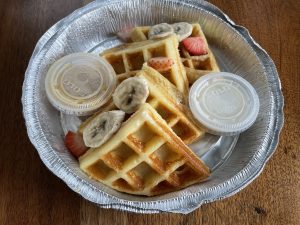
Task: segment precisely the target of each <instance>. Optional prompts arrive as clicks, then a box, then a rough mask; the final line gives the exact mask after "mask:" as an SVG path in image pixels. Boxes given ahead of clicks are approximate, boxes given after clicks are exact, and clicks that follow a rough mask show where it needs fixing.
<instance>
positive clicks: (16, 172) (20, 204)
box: [0, 0, 81, 225]
mask: <svg viewBox="0 0 300 225" xmlns="http://www.w3.org/2000/svg"><path fill="white" fill-rule="evenodd" d="M80 5H81V1H73V0H69V1H43V0H39V1H37V0H35V1H32V0H28V1H22V0H12V1H11V0H4V1H1V3H0V19H1V20H0V21H1V22H0V49H1V50H0V76H1V88H0V95H1V102H0V114H1V128H0V137H1V142H0V151H1V157H0V196H1V197H0V224H36V225H38V224H72V223H73V224H76V222H77V223H78V221H79V200H80V197H79V196H77V194H75V193H73V192H71V191H70V190H69V188H68V187H67V186H66V185H65V184H64V183H63V182H62V181H60V180H59V179H57V177H55V176H54V175H52V173H51V172H49V171H48V170H47V169H46V167H45V166H44V165H43V164H42V162H41V161H40V159H39V156H38V154H37V152H36V151H35V150H34V148H33V146H32V145H31V143H30V141H29V139H28V137H27V133H26V128H25V125H24V119H23V116H22V107H21V91H22V83H23V78H24V72H25V69H26V67H27V64H28V61H29V58H30V56H31V54H32V51H33V48H34V46H35V44H36V42H37V40H38V39H39V38H40V36H41V35H42V34H43V33H44V32H45V31H46V30H47V29H48V28H49V27H50V26H52V25H53V24H54V23H55V22H56V21H57V20H59V19H61V18H63V17H64V16H66V15H67V14H68V13H70V12H72V11H73V10H74V9H76V8H77V7H78V6H80ZM74 206H77V207H74Z"/></svg>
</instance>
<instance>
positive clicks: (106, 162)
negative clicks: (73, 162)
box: [79, 103, 209, 196]
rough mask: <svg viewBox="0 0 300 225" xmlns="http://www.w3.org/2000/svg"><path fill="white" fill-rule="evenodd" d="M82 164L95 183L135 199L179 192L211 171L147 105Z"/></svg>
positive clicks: (87, 154) (82, 160)
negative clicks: (132, 195) (137, 196)
mask: <svg viewBox="0 0 300 225" xmlns="http://www.w3.org/2000/svg"><path fill="white" fill-rule="evenodd" d="M79 163H80V168H81V169H82V170H83V171H84V172H86V173H87V174H88V175H89V176H90V177H92V178H93V179H96V180H98V181H100V182H102V183H104V184H106V185H107V186H109V187H111V188H113V189H116V190H118V191H121V192H126V193H130V194H135V195H147V196H153V195H159V194H163V193H167V192H171V191H175V190H179V189H182V188H184V187H187V186H189V185H192V184H194V183H198V182H200V181H201V180H203V179H205V178H207V177H208V176H209V169H208V167H207V166H206V165H205V164H204V163H203V162H202V161H201V160H200V159H199V158H198V157H197V156H196V155H195V154H194V153H193V152H192V150H191V149H190V148H189V147H188V146H186V145H185V144H184V143H183V142H182V140H181V139H180V138H178V137H177V135H176V134H175V133H174V132H173V131H172V130H171V129H170V128H169V126H168V125H167V124H166V122H165V121H164V119H162V118H161V116H160V115H159V114H158V113H157V112H156V111H155V110H154V109H153V108H152V106H151V105H149V104H147V103H145V104H143V105H142V106H141V107H140V109H139V110H138V111H137V112H135V113H134V114H133V115H132V116H131V117H130V118H129V119H128V120H127V121H126V122H125V123H124V124H123V125H122V127H121V128H120V129H119V131H118V132H117V133H116V134H115V135H114V136H113V137H112V138H111V139H109V140H108V141H107V142H106V143H105V144H103V145H102V146H101V147H99V148H94V149H90V150H89V151H87V153H86V154H84V155H83V156H82V157H80V158H79Z"/></svg>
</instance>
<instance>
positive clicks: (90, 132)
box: [83, 110, 125, 148]
mask: <svg viewBox="0 0 300 225" xmlns="http://www.w3.org/2000/svg"><path fill="white" fill-rule="evenodd" d="M124 117H125V113H124V112H123V111H121V110H113V111H108V112H104V113H101V114H99V115H98V116H96V117H95V118H94V119H93V120H92V121H90V122H89V124H88V125H87V126H86V127H85V128H84V129H83V141H84V144H85V145H86V146H88V147H91V148H97V147H99V146H101V145H102V144H103V143H105V142H106V141H107V140H108V139H109V138H110V137H111V136H112V135H113V134H114V133H115V132H116V131H117V130H118V129H119V128H120V126H121V124H122V122H123V120H124Z"/></svg>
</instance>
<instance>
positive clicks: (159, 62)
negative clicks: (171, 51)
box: [148, 57, 174, 72]
mask: <svg viewBox="0 0 300 225" xmlns="http://www.w3.org/2000/svg"><path fill="white" fill-rule="evenodd" d="M173 64H174V61H173V59H170V58H168V57H154V58H151V59H149V60H148V66H150V67H152V68H153V69H155V70H157V71H158V72H166V71H168V70H170V69H171V67H172V65H173Z"/></svg>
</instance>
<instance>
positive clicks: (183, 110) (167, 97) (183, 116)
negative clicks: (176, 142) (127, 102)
mask: <svg viewBox="0 0 300 225" xmlns="http://www.w3.org/2000/svg"><path fill="white" fill-rule="evenodd" d="M136 76H139V77H143V78H144V79H146V81H147V84H148V88H149V97H148V98H147V100H146V102H147V103H149V104H150V105H151V106H152V107H153V108H154V109H155V110H156V112H157V113H158V114H159V115H160V116H161V117H162V118H163V119H164V120H165V121H166V122H167V124H168V125H169V126H170V127H171V128H172V130H173V131H174V132H175V133H176V134H177V136H179V137H180V138H181V139H182V140H183V142H184V143H185V144H191V143H192V142H194V141H195V140H197V139H199V138H201V137H202V136H203V135H204V131H202V130H201V129H200V128H198V127H197V126H196V125H194V124H195V122H194V121H193V117H192V114H191V112H190V110H189V109H188V108H187V107H186V106H185V105H184V104H182V103H184V102H185V101H186V99H185V97H184V96H183V94H182V93H181V92H179V91H178V90H177V88H176V87H175V86H174V85H172V84H171V83H170V82H169V81H168V80H167V79H166V78H165V77H163V76H162V75H161V74H160V73H159V72H157V71H156V70H154V69H152V68H151V67H149V66H147V65H146V64H144V66H143V69H142V70H141V71H140V72H138V73H137V74H136ZM115 109H117V107H116V106H115V105H114V104H113V102H110V103H108V104H107V105H106V106H105V107H104V108H102V109H101V110H100V111H99V112H98V113H96V114H95V116H97V115H98V114H99V113H101V112H104V111H110V110H115ZM95 116H93V117H92V118H90V119H88V120H87V121H85V122H84V123H83V124H82V125H81V126H80V128H79V132H80V133H82V131H83V129H84V127H85V126H86V125H87V124H88V123H89V121H90V120H91V119H93V118H94V117H95Z"/></svg>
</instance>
